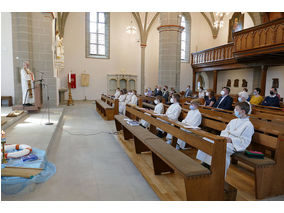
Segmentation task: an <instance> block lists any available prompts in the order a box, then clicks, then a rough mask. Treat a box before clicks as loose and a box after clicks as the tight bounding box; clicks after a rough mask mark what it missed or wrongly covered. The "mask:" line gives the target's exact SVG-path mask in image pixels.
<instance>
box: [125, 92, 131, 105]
mask: <svg viewBox="0 0 284 213" xmlns="http://www.w3.org/2000/svg"><path fill="white" fill-rule="evenodd" d="M131 98H132V95H131V94H127V95H126V99H125V103H126V104H129V103H130V102H131Z"/></svg>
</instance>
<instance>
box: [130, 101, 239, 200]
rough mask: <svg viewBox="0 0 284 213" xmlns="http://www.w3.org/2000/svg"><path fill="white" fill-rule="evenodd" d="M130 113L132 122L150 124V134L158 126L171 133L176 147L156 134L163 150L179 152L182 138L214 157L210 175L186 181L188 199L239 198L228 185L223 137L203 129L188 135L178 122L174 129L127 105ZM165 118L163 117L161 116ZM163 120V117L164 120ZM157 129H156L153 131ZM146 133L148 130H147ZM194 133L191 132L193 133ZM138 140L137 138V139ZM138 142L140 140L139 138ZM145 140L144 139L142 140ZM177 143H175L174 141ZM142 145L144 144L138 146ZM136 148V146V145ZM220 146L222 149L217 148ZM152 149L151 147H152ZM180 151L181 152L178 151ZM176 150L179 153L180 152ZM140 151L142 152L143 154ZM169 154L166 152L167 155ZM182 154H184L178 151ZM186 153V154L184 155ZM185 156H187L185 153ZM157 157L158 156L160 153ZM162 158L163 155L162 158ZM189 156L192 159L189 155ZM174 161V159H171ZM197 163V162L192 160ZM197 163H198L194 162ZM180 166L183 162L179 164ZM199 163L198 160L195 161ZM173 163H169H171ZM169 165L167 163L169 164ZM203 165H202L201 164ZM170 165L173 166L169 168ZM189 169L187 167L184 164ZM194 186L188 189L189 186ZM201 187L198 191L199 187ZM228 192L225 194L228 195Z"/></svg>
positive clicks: (141, 110)
mask: <svg viewBox="0 0 284 213" xmlns="http://www.w3.org/2000/svg"><path fill="white" fill-rule="evenodd" d="M126 112H127V114H128V115H130V117H131V118H132V119H137V120H138V119H143V120H145V121H147V122H149V123H150V131H152V130H154V129H155V128H156V127H158V128H161V129H163V130H164V131H166V132H168V133H170V134H172V135H173V144H172V146H171V145H168V144H166V143H165V142H164V140H162V139H160V138H158V137H157V136H155V135H154V134H153V136H155V137H157V138H158V140H159V141H161V143H163V145H162V146H163V147H171V148H170V149H172V150H176V149H175V142H176V141H177V139H181V140H183V141H185V142H186V143H189V145H191V146H193V147H195V148H196V149H199V150H202V151H204V152H205V153H207V154H210V155H211V156H213V157H212V159H213V160H212V165H211V169H210V171H211V172H210V174H209V175H207V176H205V177H203V178H200V177H195V179H192V178H190V179H188V180H187V181H188V183H187V182H186V180H185V184H186V195H187V200H224V197H226V199H228V195H229V196H230V197H231V198H230V199H231V200H235V199H236V194H237V191H236V189H235V188H233V187H232V186H230V185H229V184H227V183H225V180H224V177H225V147H226V142H225V139H224V138H223V137H220V136H216V135H213V134H210V133H208V132H205V131H203V130H192V132H191V133H188V132H185V131H183V130H181V129H180V127H181V128H182V127H183V126H181V125H179V124H178V123H175V124H176V125H175V126H172V125H170V124H167V123H164V122H162V121H160V120H158V119H156V118H157V117H156V116H155V114H154V113H153V112H150V111H145V110H143V109H141V108H137V107H129V106H127V108H126ZM144 112H150V114H151V113H152V114H151V116H149V115H145V114H144ZM158 117H159V118H161V117H160V116H158ZM162 119H163V118H162ZM152 127H154V128H152ZM144 130H145V129H144ZM190 131H191V130H190ZM145 135H146V133H145V134H142V137H144V138H145V137H146V136H145ZM203 137H207V138H209V139H212V140H214V142H215V143H214V144H212V143H210V142H208V141H207V140H204V139H203ZM134 139H135V138H134ZM136 140H137V139H136ZM140 141H141V140H140ZM174 141H175V142H174ZM138 144H141V143H139V142H138V143H137V145H138ZM135 145H136V144H135ZM143 147H144V149H142V150H147V149H146V148H145V147H147V144H146V145H145V144H144V145H143ZM217 147H218V148H217ZM148 148H149V147H148ZM176 151H177V150H176ZM176 151H175V152H176ZM139 152H140V151H138V153H139ZM166 152H168V151H166V150H165V153H166ZM178 152H180V151H178ZM181 153H182V152H181ZM182 154H183V153H182ZM156 155H158V154H157V153H156ZM158 156H159V155H158ZM187 157H189V156H187ZM164 158H165V156H163V160H164V161H166V162H167V160H166V159H164ZM169 159H171V158H169ZM191 160H193V159H191ZM193 161H195V160H193ZM178 162H179V164H181V162H183V161H178ZM195 162H196V161H195ZM167 163H169V162H167ZM167 163H166V164H167ZM198 165H200V163H198ZM169 166H170V165H169ZM184 166H186V164H184ZM189 185H190V186H191V187H188V186H189ZM195 187H197V188H195ZM224 190H225V193H224Z"/></svg>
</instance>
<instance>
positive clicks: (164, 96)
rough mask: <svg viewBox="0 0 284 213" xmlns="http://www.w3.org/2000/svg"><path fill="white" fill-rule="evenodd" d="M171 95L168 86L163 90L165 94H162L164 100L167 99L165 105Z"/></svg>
mask: <svg viewBox="0 0 284 213" xmlns="http://www.w3.org/2000/svg"><path fill="white" fill-rule="evenodd" d="M169 95H170V94H169V91H168V86H167V85H165V86H164V88H163V94H162V96H163V99H165V103H167V102H168V99H169Z"/></svg>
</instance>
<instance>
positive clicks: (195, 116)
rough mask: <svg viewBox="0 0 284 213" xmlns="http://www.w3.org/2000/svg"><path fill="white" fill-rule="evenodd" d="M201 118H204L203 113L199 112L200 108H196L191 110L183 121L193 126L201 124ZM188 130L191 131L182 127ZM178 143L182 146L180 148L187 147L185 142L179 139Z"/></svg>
mask: <svg viewBox="0 0 284 213" xmlns="http://www.w3.org/2000/svg"><path fill="white" fill-rule="evenodd" d="M201 120H202V115H201V113H200V112H199V110H198V109H195V110H190V111H189V112H188V113H187V115H186V117H185V119H184V120H183V121H182V123H184V124H186V125H188V126H193V127H198V126H199V125H200V124H201ZM182 130H184V131H186V132H190V131H189V130H187V129H182ZM177 144H178V145H179V146H180V148H182V149H184V147H185V144H186V143H185V142H184V141H182V140H180V139H178V141H177Z"/></svg>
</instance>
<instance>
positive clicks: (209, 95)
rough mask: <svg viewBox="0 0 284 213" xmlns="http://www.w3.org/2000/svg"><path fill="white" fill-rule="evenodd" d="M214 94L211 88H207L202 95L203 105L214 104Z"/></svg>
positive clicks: (210, 105)
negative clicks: (203, 95)
mask: <svg viewBox="0 0 284 213" xmlns="http://www.w3.org/2000/svg"><path fill="white" fill-rule="evenodd" d="M214 95H215V94H214V92H213V91H212V90H207V92H206V94H205V97H204V99H205V102H204V106H209V107H212V106H213V105H214V104H215V102H216V98H215V96H214Z"/></svg>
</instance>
